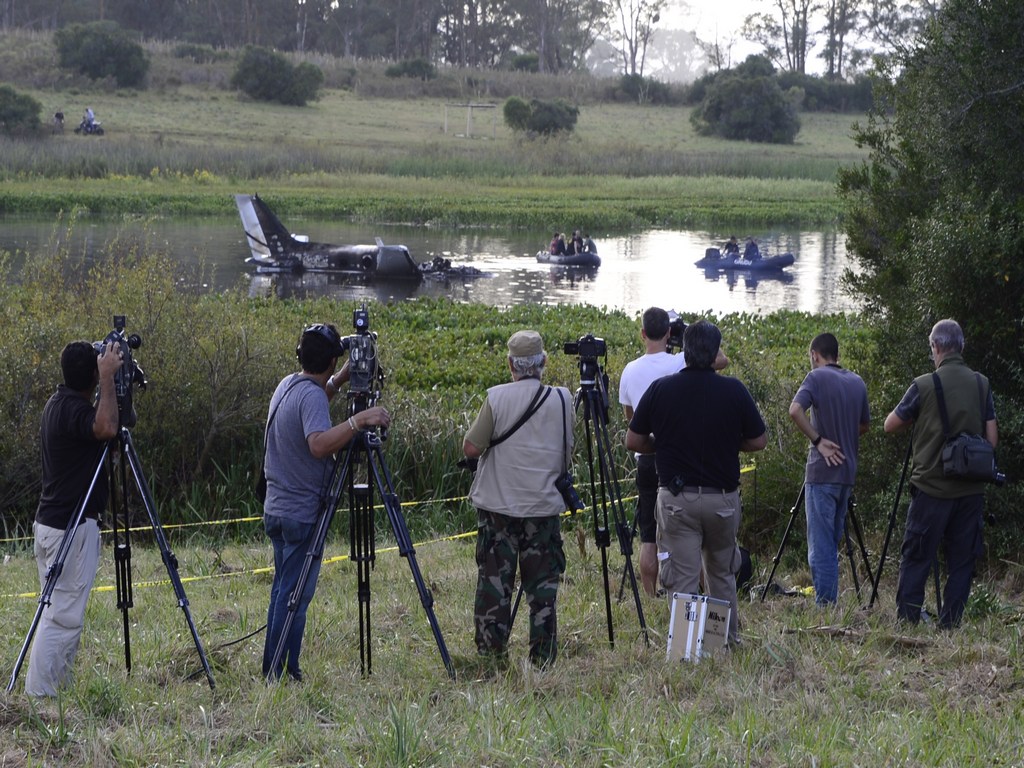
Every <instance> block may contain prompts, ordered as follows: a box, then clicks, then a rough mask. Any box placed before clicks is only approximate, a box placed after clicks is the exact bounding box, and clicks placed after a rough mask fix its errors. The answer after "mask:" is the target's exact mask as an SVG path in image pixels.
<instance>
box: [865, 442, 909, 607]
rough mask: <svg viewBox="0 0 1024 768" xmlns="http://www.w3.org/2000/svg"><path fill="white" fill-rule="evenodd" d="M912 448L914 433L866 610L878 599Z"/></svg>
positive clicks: (897, 488)
mask: <svg viewBox="0 0 1024 768" xmlns="http://www.w3.org/2000/svg"><path fill="white" fill-rule="evenodd" d="M913 448H914V433H913V432H911V433H910V440H908V441H907V455H906V457H905V458H904V459H903V471H902V472H901V473H900V482H899V485H898V486H896V498H895V499H893V502H892V512H891V513H890V514H889V527H888V528H887V529H886V531H885V541H884V543H883V544H882V554H881V556H880V557H879V559H878V570H877V571H875V583H874V584H873V585H872V587H871V599H870V600H869V601H868V608H872V607H874V605H875V598H877V597H878V583H879V582H880V581H881V580H882V567H883V566H884V565H885V556H886V553H887V552H888V551H889V541H890V540H891V539H892V532H893V529H894V528H895V527H896V512H897V511H898V510H899V507H900V496H902V495H903V483H904V482H905V481H906V479H907V469H908V468H909V467H910V455H911V453H912V452H913Z"/></svg>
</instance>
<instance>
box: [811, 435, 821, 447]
mask: <svg viewBox="0 0 1024 768" xmlns="http://www.w3.org/2000/svg"><path fill="white" fill-rule="evenodd" d="M820 442H821V435H818V436H817V437H816V438H814V439H813V440H811V445H813V446H814V447H815V448H817V447H818V443H820Z"/></svg>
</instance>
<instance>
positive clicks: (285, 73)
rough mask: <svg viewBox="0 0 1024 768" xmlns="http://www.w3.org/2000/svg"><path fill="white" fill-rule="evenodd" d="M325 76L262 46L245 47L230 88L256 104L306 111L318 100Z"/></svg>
mask: <svg viewBox="0 0 1024 768" xmlns="http://www.w3.org/2000/svg"><path fill="white" fill-rule="evenodd" d="M323 82H324V75H323V72H322V71H321V70H320V68H319V67H317V66H316V65H314V64H309V63H307V62H303V63H301V64H299V65H298V66H297V67H295V66H292V64H291V63H290V62H289V61H288V60H287V59H286V58H285V57H284V56H282V55H281V54H279V53H277V52H275V51H271V50H269V49H267V48H260V47H259V46H253V45H250V46H246V48H245V51H244V52H243V53H242V58H241V60H240V61H239V62H238V67H236V69H235V73H234V74H233V75H232V76H231V87H232V88H236V89H237V90H239V91H242V93H244V94H246V95H247V96H249V97H250V98H253V99H256V100H257V101H276V102H279V103H281V104H288V105H291V106H296V107H304V106H306V104H307V103H308V102H310V101H313V100H315V99H316V98H317V96H318V94H319V90H320V86H321V85H323Z"/></svg>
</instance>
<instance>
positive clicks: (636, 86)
mask: <svg viewBox="0 0 1024 768" xmlns="http://www.w3.org/2000/svg"><path fill="white" fill-rule="evenodd" d="M608 96H609V98H611V99H612V100H614V101H635V102H636V103H637V104H672V103H673V102H675V101H676V98H677V97H676V96H674V95H673V93H672V89H671V87H670V86H669V85H668V84H667V83H663V82H661V81H660V80H654V79H653V78H650V77H643V76H642V75H623V76H622V77H620V78H619V79H618V81H617V82H616V85H615V87H614V88H613V89H611V91H610V92H609V94H608Z"/></svg>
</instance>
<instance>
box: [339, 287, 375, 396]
mask: <svg viewBox="0 0 1024 768" xmlns="http://www.w3.org/2000/svg"><path fill="white" fill-rule="evenodd" d="M352 327H353V328H354V329H355V333H354V334H353V335H351V336H347V337H345V338H344V339H342V340H341V348H342V349H343V350H348V373H349V379H348V390H349V395H350V396H354V395H371V394H375V393H374V392H373V388H374V384H375V383H376V382H377V381H379V380H381V379H383V378H384V377H383V374H382V373H381V371H380V369H379V368H378V366H377V334H376V333H373V332H371V331H370V313H369V312H368V311H367V309H366V305H365V304H363V305H362V306H361V307H359V308H358V309H356V310H355V311H353V313H352Z"/></svg>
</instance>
